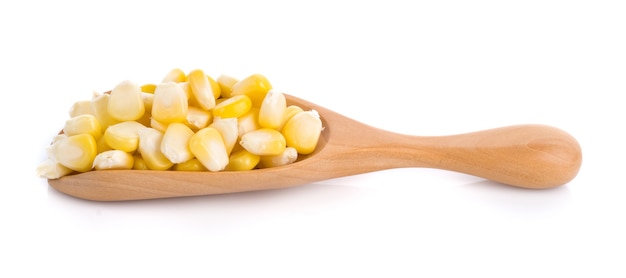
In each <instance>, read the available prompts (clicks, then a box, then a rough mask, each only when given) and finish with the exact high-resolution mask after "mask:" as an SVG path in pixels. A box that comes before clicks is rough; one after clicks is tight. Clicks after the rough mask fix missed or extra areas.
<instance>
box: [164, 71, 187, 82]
mask: <svg viewBox="0 0 626 278" xmlns="http://www.w3.org/2000/svg"><path fill="white" fill-rule="evenodd" d="M185 81H187V76H186V75H185V72H184V71H183V70H181V69H179V68H174V69H172V70H170V71H169V72H168V73H167V74H166V75H165V77H163V80H162V81H161V83H165V82H176V83H178V82H185Z"/></svg>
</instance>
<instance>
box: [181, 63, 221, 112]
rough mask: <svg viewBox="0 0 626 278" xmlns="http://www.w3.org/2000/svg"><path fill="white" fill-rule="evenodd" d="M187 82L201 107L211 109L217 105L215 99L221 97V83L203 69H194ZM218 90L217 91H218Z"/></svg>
mask: <svg viewBox="0 0 626 278" xmlns="http://www.w3.org/2000/svg"><path fill="white" fill-rule="evenodd" d="M187 83H188V84H189V87H190V88H191V93H192V95H193V96H194V98H195V99H196V101H197V102H198V105H199V106H200V108H202V109H205V110H209V109H213V107H215V99H216V98H217V97H219V95H220V94H219V85H217V83H216V82H215V80H213V79H211V78H210V77H208V76H207V75H206V74H204V72H203V71H202V70H199V69H197V70H192V71H191V72H190V73H189V74H188V75H187ZM216 91H217V92H216Z"/></svg>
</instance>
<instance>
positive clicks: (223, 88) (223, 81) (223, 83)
mask: <svg viewBox="0 0 626 278" xmlns="http://www.w3.org/2000/svg"><path fill="white" fill-rule="evenodd" d="M216 81H217V85H219V86H220V92H221V94H220V96H222V97H223V98H229V97H232V94H231V93H232V91H233V86H234V85H235V84H236V83H237V82H239V80H238V79H236V78H234V77H231V76H228V75H225V74H222V75H220V76H218V77H217V80H216Z"/></svg>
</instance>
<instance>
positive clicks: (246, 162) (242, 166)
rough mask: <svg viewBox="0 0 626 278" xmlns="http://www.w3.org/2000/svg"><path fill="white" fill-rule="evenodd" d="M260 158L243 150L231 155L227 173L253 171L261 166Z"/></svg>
mask: <svg viewBox="0 0 626 278" xmlns="http://www.w3.org/2000/svg"><path fill="white" fill-rule="evenodd" d="M260 159H261V157H260V156H258V155H256V154H252V153H250V152H248V151H246V150H241V151H238V152H235V153H233V154H231V155H230V157H229V162H228V165H226V168H225V169H224V170H226V171H245V170H252V169H254V167H256V165H257V164H259V160H260Z"/></svg>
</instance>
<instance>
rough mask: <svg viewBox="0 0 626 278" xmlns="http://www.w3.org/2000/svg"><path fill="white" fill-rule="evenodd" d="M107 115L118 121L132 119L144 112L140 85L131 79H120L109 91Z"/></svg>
mask: <svg viewBox="0 0 626 278" xmlns="http://www.w3.org/2000/svg"><path fill="white" fill-rule="evenodd" d="M110 95H111V97H110V98H109V103H108V111H109V115H111V117H113V118H114V119H116V120H118V121H134V120H137V119H139V118H141V116H143V113H144V112H145V106H144V104H143V100H142V99H141V87H139V85H137V84H135V83H134V82H131V81H128V80H127V81H122V82H121V83H119V84H118V85H117V86H115V88H113V90H111V93H110Z"/></svg>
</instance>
